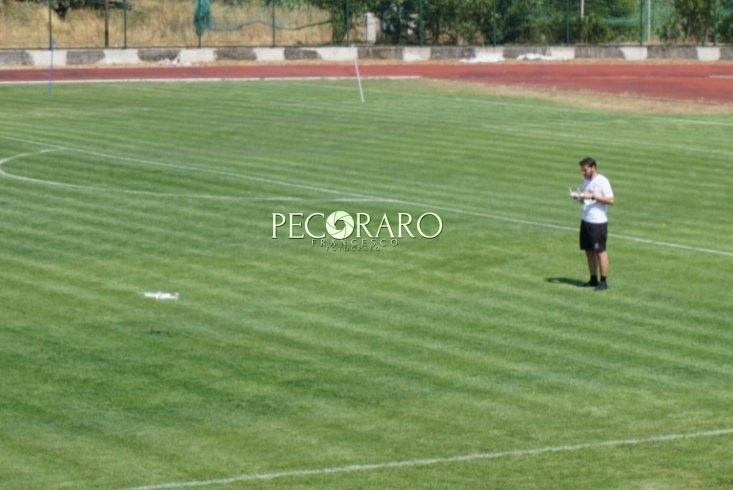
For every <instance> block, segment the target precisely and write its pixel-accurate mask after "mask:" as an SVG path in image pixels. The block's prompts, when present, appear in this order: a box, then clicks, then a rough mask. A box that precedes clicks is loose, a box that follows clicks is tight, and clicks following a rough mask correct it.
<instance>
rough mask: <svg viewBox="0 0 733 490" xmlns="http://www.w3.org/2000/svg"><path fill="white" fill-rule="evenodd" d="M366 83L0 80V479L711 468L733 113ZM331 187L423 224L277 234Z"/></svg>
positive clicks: (595, 481) (390, 481) (171, 480)
mask: <svg viewBox="0 0 733 490" xmlns="http://www.w3.org/2000/svg"><path fill="white" fill-rule="evenodd" d="M365 95H366V103H365V104H361V103H360V101H359V96H358V92H357V88H356V85H355V84H354V83H351V82H347V81H337V82H328V81H317V82H305V81H300V82H220V83H159V84H154V83H151V84H142V83H139V84H113V83H108V84H80V85H57V86H56V87H55V88H54V92H53V95H51V96H49V95H47V94H46V88H45V86H42V85H25V86H0V248H1V249H2V252H1V253H0V312H1V313H0V373H1V375H0V487H2V488H3V489H13V490H15V489H18V490H20V489H44V490H45V489H67V488H68V489H119V490H123V489H133V488H135V489H142V488H147V489H153V488H204V487H205V488H222V489H224V488H226V489H267V490H271V489H301V488H302V489H305V488H308V489H333V490H336V489H339V490H340V489H403V488H411V489H477V488H491V489H512V490H513V489H543V488H546V489H563V490H565V489H650V490H651V489H653V490H657V489H690V488H706V489H707V488H711V489H716V488H730V487H731V485H733V459H731V457H730V455H731V454H733V328H731V327H733V320H732V318H733V306H732V305H731V301H730V290H729V289H728V288H729V287H730V280H731V273H733V240H732V239H731V237H733V218H731V216H733V200H732V199H731V191H730V190H731V188H733V166H732V165H731V161H732V159H733V139H732V138H731V134H732V132H733V116H731V115H641V114H631V113H625V112H610V111H609V112H600V111H591V110H584V109H579V108H575V107H571V106H565V105H560V104H559V103H552V102H549V101H541V100H531V99H522V98H511V97H500V96H496V95H491V94H490V93H487V91H485V90H483V89H481V88H479V87H477V86H463V85H458V84H455V85H450V84H445V83H433V82H427V81H417V80H410V81H373V80H372V81H365ZM588 154H589V155H591V156H593V157H595V158H596V159H597V160H598V162H599V170H600V171H601V172H602V173H604V174H605V175H607V176H608V177H609V178H610V180H611V182H612V184H613V186H614V191H615V194H616V202H617V204H616V206H615V207H614V208H612V210H611V214H610V219H611V223H610V241H609V255H610V258H611V268H612V271H611V275H610V277H609V286H610V289H609V290H608V291H606V292H600V293H598V292H595V291H592V290H588V289H585V288H580V287H578V286H577V284H578V283H579V282H580V281H584V280H586V279H587V277H586V276H587V271H586V266H585V264H584V256H583V254H582V253H581V252H580V251H579V250H577V231H576V228H577V224H578V221H579V210H578V206H577V204H576V203H574V202H573V201H572V200H571V199H570V198H569V197H568V196H567V188H568V186H573V187H575V186H577V185H579V183H580V180H581V175H580V172H579V169H578V165H577V162H578V161H579V160H580V159H581V158H582V157H584V156H586V155H588ZM338 210H343V211H346V212H348V213H350V214H351V215H352V216H357V213H364V214H368V215H369V216H370V217H371V218H372V221H373V222H372V224H371V225H369V227H368V228H367V229H368V230H370V231H371V232H372V233H375V232H376V231H377V230H376V225H377V224H378V223H379V221H380V219H381V218H382V217H383V216H385V215H386V216H387V217H388V219H390V220H391V222H396V220H397V217H398V215H399V213H409V214H410V215H411V216H413V217H414V218H415V219H417V217H419V216H421V215H422V214H424V213H435V214H437V215H439V216H440V218H441V220H442V223H443V230H442V232H441V233H440V235H439V236H438V237H436V238H433V239H425V238H422V237H420V236H419V235H418V236H417V237H416V238H410V237H404V236H403V238H401V239H396V240H397V241H396V245H394V244H392V243H387V244H386V246H382V247H380V250H378V251H377V250H367V251H365V250H355V251H352V250H339V249H336V250H333V249H332V248H330V247H322V246H320V243H319V242H318V241H316V243H314V242H312V241H311V239H310V238H308V237H305V238H303V239H288V232H287V229H286V228H287V226H283V227H281V228H279V229H278V230H279V231H278V238H276V239H273V238H272V235H273V214H274V213H281V214H283V215H286V216H287V215H288V214H289V213H302V215H303V216H304V217H307V216H309V215H311V214H313V213H322V214H323V215H325V216H328V215H329V214H330V213H332V212H334V211H338ZM296 220H297V218H296ZM311 224H312V228H313V230H312V231H313V232H314V233H323V232H324V231H325V230H324V226H325V225H324V220H323V219H320V218H318V217H316V218H315V219H313V220H312V221H311ZM434 225H435V223H431V224H429V225H428V226H427V227H428V228H430V230H433V231H434V230H435V226H434ZM431 226H432V228H431ZM395 228H396V227H395ZM412 229H413V230H414V227H413V228H412ZM430 230H428V231H430ZM295 231H296V233H297V232H302V231H303V230H302V228H300V229H299V228H298V227H297V226H296V227H295ZM395 232H396V229H395ZM380 237H382V238H384V237H386V238H390V237H389V235H388V232H387V230H386V229H382V230H381V232H380ZM156 291H164V292H177V293H179V294H180V296H179V299H178V300H177V301H157V300H155V299H151V298H146V297H145V296H144V293H146V292H156Z"/></svg>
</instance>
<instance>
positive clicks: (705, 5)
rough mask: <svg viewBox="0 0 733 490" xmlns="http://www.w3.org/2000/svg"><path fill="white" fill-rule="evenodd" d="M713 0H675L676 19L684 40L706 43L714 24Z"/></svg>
mask: <svg viewBox="0 0 733 490" xmlns="http://www.w3.org/2000/svg"><path fill="white" fill-rule="evenodd" d="M712 1H716V0H675V1H674V8H675V13H676V19H675V21H676V22H677V24H678V25H679V27H680V29H681V33H682V38H683V40H686V41H693V42H697V43H700V44H705V41H706V40H707V38H708V34H709V33H710V27H711V25H712Z"/></svg>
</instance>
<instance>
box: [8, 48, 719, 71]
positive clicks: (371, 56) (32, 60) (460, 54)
mask: <svg viewBox="0 0 733 490" xmlns="http://www.w3.org/2000/svg"><path fill="white" fill-rule="evenodd" d="M53 55H54V56H53V61H54V65H56V66H81V65H96V66H109V65H134V64H138V63H158V64H183V65H190V64H196V63H211V62H216V61H250V62H286V61H295V60H318V61H323V62H344V61H353V60H354V59H357V60H387V61H395V62H407V63H411V62H425V61H445V60H454V61H461V62H464V63H489V62H500V61H503V60H517V59H519V60H522V59H530V60H532V59H542V60H557V61H564V60H574V59H601V60H604V59H605V60H610V59H616V60H626V61H644V60H658V59H670V60H671V59H676V60H694V61H700V62H714V61H733V47H729V46H724V47H700V46H578V47H572V46H537V47H533V46H506V47H495V48H493V47H461V46H440V47H398V46H366V47H287V48H254V47H229V48H202V49H183V48H181V49H178V48H142V49H69V50H63V49H62V50H56V51H55V52H54V53H53ZM50 61H51V53H50V52H49V51H48V50H0V67H2V66H48V65H49V64H50Z"/></svg>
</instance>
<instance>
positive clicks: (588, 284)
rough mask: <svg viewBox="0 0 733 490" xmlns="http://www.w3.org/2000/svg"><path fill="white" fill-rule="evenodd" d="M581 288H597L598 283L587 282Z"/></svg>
mask: <svg viewBox="0 0 733 490" xmlns="http://www.w3.org/2000/svg"><path fill="white" fill-rule="evenodd" d="M581 287H584V288H597V287H598V281H588V282H584V283H583V284H582V285H581Z"/></svg>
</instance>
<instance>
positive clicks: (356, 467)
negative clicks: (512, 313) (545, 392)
mask: <svg viewBox="0 0 733 490" xmlns="http://www.w3.org/2000/svg"><path fill="white" fill-rule="evenodd" d="M730 434H733V429H717V430H708V431H700V432H692V433H687V434H666V435H659V436H651V437H643V438H638V439H619V440H609V441H599V442H588V443H582V444H570V445H562V446H545V447H540V448H534V449H515V450H508V451H497V452H479V453H471V454H463V455H458V456H446V457H435V458H422V459H408V460H401V461H388V462H384V463H372V464H353V465H346V466H333V467H327V468H312V469H301V470H285V471H275V472H269V473H246V474H242V475H237V476H231V477H228V478H216V479H211V480H191V481H181V482H169V483H157V484H152V485H144V486H140V487H133V488H127V489H125V490H163V489H175V488H194V487H207V486H213V485H229V484H232V483H238V482H247V481H268V480H276V479H279V478H297V477H303V476H324V475H334V474H345V473H359V472H368V471H379V470H389V469H402V468H412V467H418V466H434V465H438V464H447V463H461V462H470V461H480V460H491V459H501V458H510V457H521V456H536V455H541V454H550V453H561V452H573V451H583V450H593V449H602V448H614V447H620V446H638V445H641V444H651V443H660V442H673V441H680V440H685V439H700V438H705V437H718V436H724V435H730Z"/></svg>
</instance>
